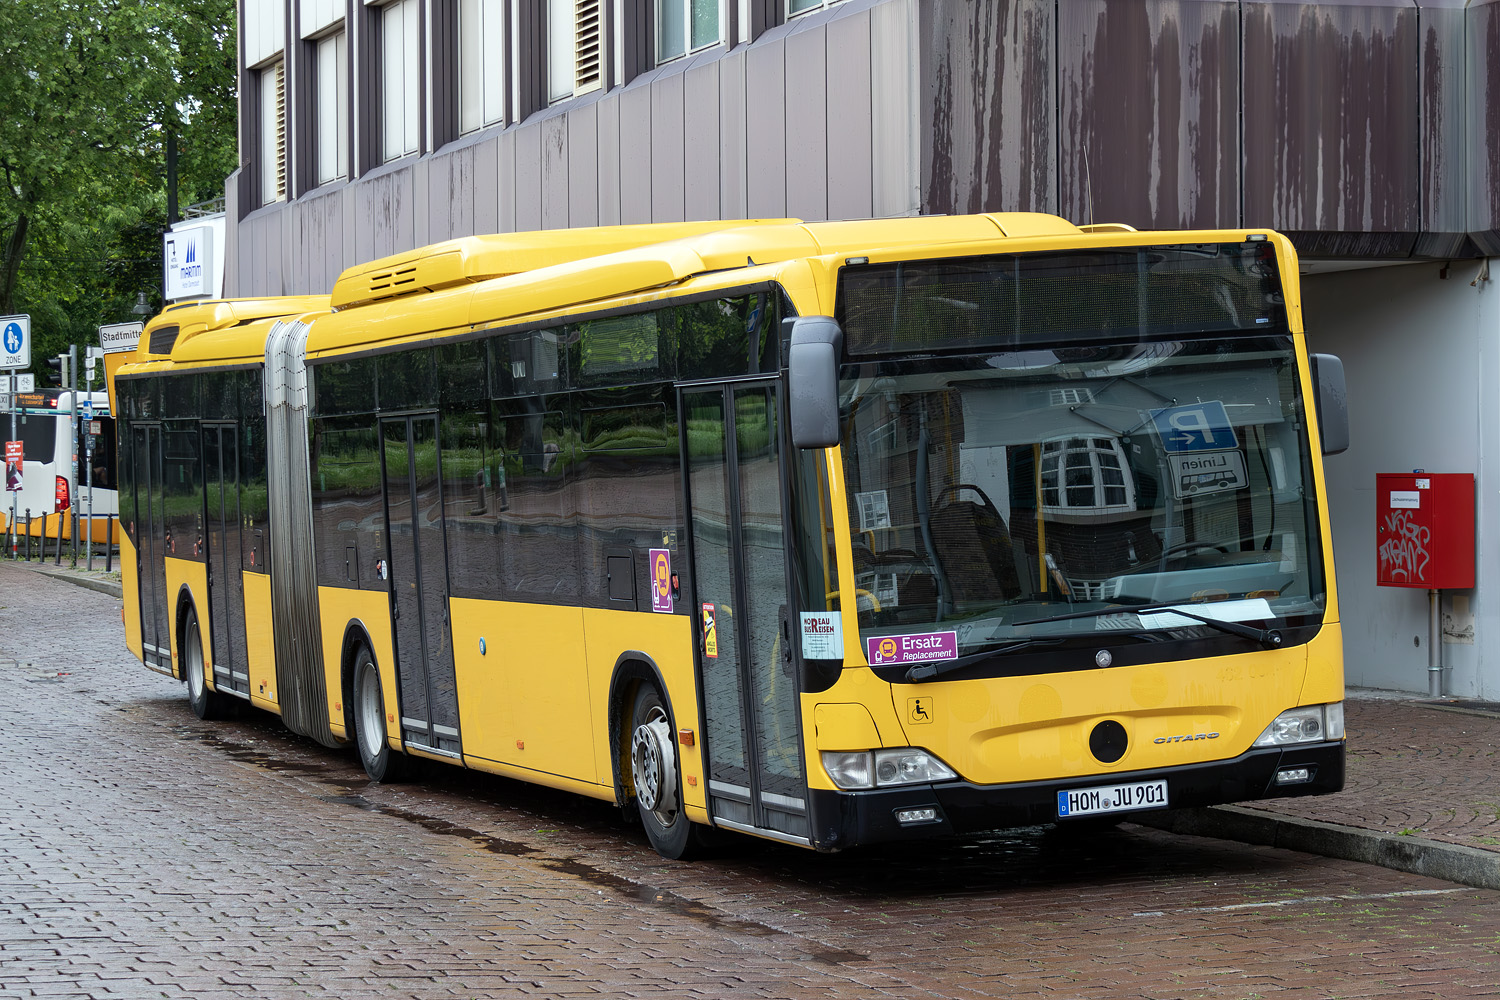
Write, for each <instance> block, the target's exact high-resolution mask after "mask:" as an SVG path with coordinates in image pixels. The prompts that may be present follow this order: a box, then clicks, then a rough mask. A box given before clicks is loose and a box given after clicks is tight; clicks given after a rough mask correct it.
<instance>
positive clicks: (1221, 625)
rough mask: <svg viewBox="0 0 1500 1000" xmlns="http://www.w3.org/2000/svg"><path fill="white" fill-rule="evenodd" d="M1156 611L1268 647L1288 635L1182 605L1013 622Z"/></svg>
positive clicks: (1117, 608) (1127, 607) (1122, 607)
mask: <svg viewBox="0 0 1500 1000" xmlns="http://www.w3.org/2000/svg"><path fill="white" fill-rule="evenodd" d="M1155 612H1166V613H1167V614H1173V615H1181V616H1182V617H1184V618H1191V619H1193V620H1194V621H1197V622H1202V623H1203V624H1204V625H1207V626H1209V627H1210V628H1216V629H1218V630H1219V631H1220V632H1228V633H1229V634H1230V635H1238V636H1243V637H1244V638H1246V639H1254V640H1255V641H1256V642H1258V643H1260V644H1261V645H1263V646H1265V647H1266V648H1267V649H1276V648H1278V647H1279V646H1280V645H1281V644H1282V643H1283V642H1284V641H1286V637H1285V636H1283V635H1282V634H1281V630H1280V629H1274V628H1252V627H1250V626H1249V625H1241V624H1240V623H1239V622H1226V621H1224V620H1222V619H1219V618H1208V617H1206V616H1204V615H1199V614H1194V613H1193V612H1191V611H1184V610H1182V606H1181V605H1179V604H1143V605H1132V604H1126V605H1116V606H1115V607H1112V608H1100V609H1098V610H1096V611H1074V612H1072V613H1071V614H1065V615H1051V616H1050V617H1047V618H1037V619H1034V620H1032V621H1029V622H1012V623H1011V624H1012V627H1014V628H1019V627H1021V626H1022V625H1045V624H1047V623H1048V622H1060V621H1066V620H1068V619H1070V618H1102V617H1103V616H1104V615H1119V614H1127V615H1141V614H1152V613H1155Z"/></svg>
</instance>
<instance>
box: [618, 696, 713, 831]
mask: <svg viewBox="0 0 1500 1000" xmlns="http://www.w3.org/2000/svg"><path fill="white" fill-rule="evenodd" d="M630 720H631V722H630V776H631V779H632V780H633V781H634V783H635V804H636V808H637V809H638V810H640V814H641V825H642V826H644V827H645V828H646V836H647V837H648V838H649V839H650V841H651V846H652V847H654V848H656V851H657V853H658V854H660V855H661V856H662V857H665V858H673V859H683V858H686V857H687V856H688V855H689V854H690V853H692V848H693V847H694V846H696V845H697V843H698V841H697V838H695V837H693V835H692V832H693V831H692V826H693V824H692V823H691V822H689V820H688V818H687V813H686V812H685V811H684V810H683V808H682V782H681V780H680V778H679V774H680V771H681V768H680V767H679V764H678V759H677V741H676V740H675V739H673V734H672V720H671V717H670V716H668V715H667V706H666V703H665V702H664V701H663V700H662V696H661V692H659V691H657V690H656V686H655V685H653V684H642V685H641V686H640V687H639V688H638V689H637V690H636V693H635V705H634V707H633V708H632V709H631V713H630Z"/></svg>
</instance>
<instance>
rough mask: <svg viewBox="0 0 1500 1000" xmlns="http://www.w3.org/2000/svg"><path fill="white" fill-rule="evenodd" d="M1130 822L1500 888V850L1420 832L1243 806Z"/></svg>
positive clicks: (1154, 815) (1170, 813) (1180, 812)
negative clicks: (1409, 833)
mask: <svg viewBox="0 0 1500 1000" xmlns="http://www.w3.org/2000/svg"><path fill="white" fill-rule="evenodd" d="M1131 822H1134V823H1139V824H1141V825H1142V826H1151V827H1155V828H1157V829H1159V830H1168V831H1171V832H1172V833H1185V834H1191V835H1193V836H1198V837H1219V838H1221V839H1224V840H1239V841H1243V842H1244V843H1247V844H1264V845H1267V846H1270V847H1283V848H1286V849H1287V850H1291V851H1303V852H1305V853H1307V854H1320V855H1323V856H1324V857H1329V858H1339V859H1340V860H1343V861H1360V862H1363V863H1365V864H1370V865H1380V866H1381V867H1382V868H1393V869H1395V870H1396V871H1403V872H1411V873H1413V874H1415V875H1428V876H1431V877H1432V878H1440V879H1446V880H1447V881H1449V882H1460V883H1462V884H1464V885H1472V886H1475V887H1477V888H1480V889H1500V853H1497V852H1494V851H1485V850H1480V849H1479V848H1477V847H1465V846H1463V845H1462V844H1446V843H1443V842H1441V841H1437V840H1427V839H1425V838H1423V837H1400V836H1396V835H1395V834H1390V833H1377V832H1375V831H1373V830H1362V829H1359V828H1358V827H1353V826H1343V825H1341V824H1338V823H1324V822H1322V821H1320V820H1314V819H1302V818H1300V817H1296V816H1278V815H1276V814H1273V813H1268V812H1265V811H1263V810H1260V809H1247V808H1245V807H1244V806H1209V807H1207V808H1202V809H1176V810H1171V811H1167V812H1159V813H1146V814H1143V815H1139V816H1134V817H1131Z"/></svg>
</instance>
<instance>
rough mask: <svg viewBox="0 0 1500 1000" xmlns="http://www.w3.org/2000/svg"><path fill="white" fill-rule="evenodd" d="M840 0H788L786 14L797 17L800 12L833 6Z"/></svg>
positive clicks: (804, 12)
mask: <svg viewBox="0 0 1500 1000" xmlns="http://www.w3.org/2000/svg"><path fill="white" fill-rule="evenodd" d="M839 2H840V0H786V16H787V17H796V16H797V15H798V14H806V13H807V12H808V11H810V10H821V9H823V8H824V7H832V6H833V5H834V4H836V3H839Z"/></svg>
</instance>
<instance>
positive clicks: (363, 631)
mask: <svg viewBox="0 0 1500 1000" xmlns="http://www.w3.org/2000/svg"><path fill="white" fill-rule="evenodd" d="M360 646H364V647H365V648H366V649H368V650H369V651H370V659H371V660H373V661H374V662H375V666H376V668H377V669H378V668H379V667H380V660H379V659H378V658H377V657H376V655H375V642H374V640H373V639H372V638H371V637H370V629H369V627H368V626H366V625H365V623H364V622H363V621H362V620H361V619H358V618H353V619H350V621H349V622H348V624H346V625H345V626H344V638H343V641H342V642H340V644H339V695H340V699H341V701H342V703H343V706H344V732H345V733H346V734H352V733H353V732H354V731H355V721H354V707H355V706H354V655H355V653H356V652H357V651H358V649H359V647H360ZM346 738H349V739H352V738H353V737H352V736H347V737H346Z"/></svg>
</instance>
